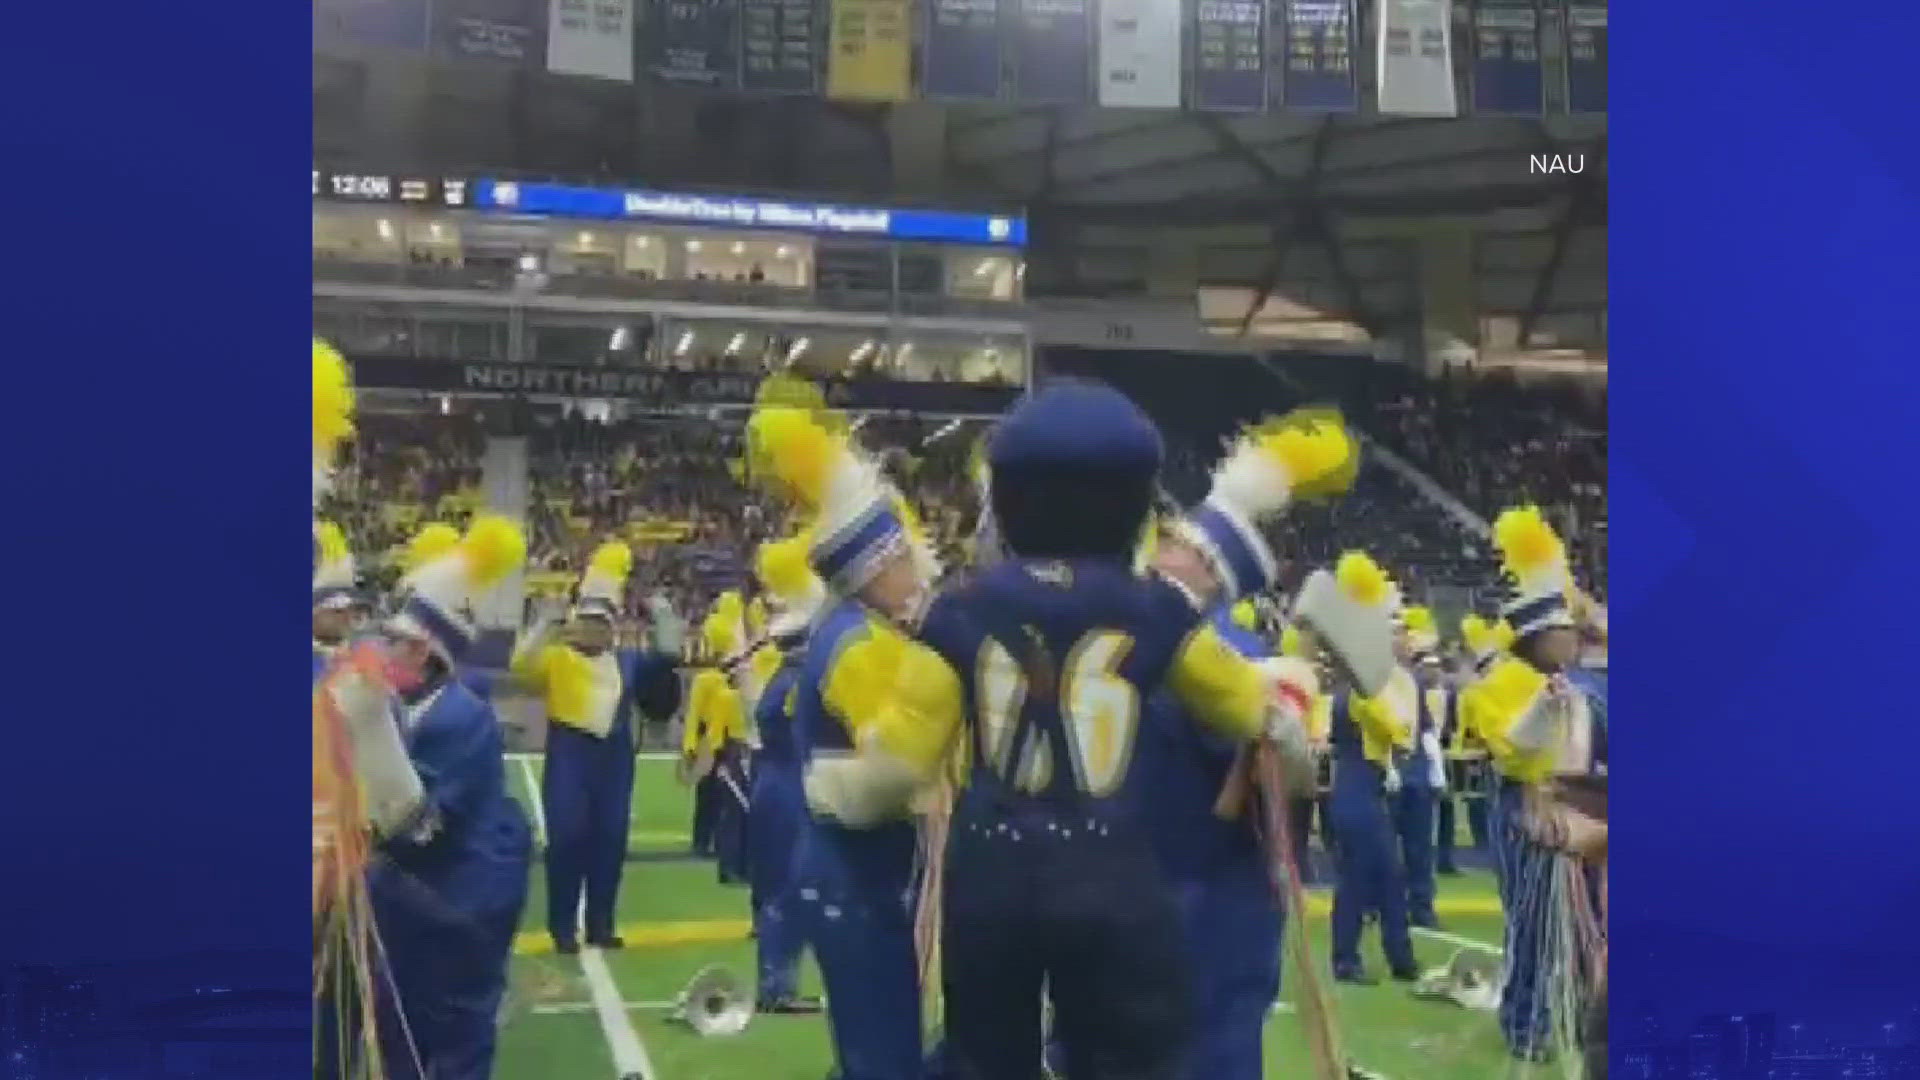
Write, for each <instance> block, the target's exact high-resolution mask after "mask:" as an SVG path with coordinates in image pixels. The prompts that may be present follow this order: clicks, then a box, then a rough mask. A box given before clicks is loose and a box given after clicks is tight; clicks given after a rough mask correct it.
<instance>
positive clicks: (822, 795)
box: [803, 747, 920, 829]
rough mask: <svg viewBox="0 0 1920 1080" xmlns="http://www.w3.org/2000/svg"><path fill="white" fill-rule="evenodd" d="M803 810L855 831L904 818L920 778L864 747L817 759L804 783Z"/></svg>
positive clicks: (909, 808)
mask: <svg viewBox="0 0 1920 1080" xmlns="http://www.w3.org/2000/svg"><path fill="white" fill-rule="evenodd" d="M803 783H804V785H805V787H806V792H807V809H808V810H811V811H812V812H813V813H814V815H815V816H816V817H822V818H827V819H829V820H832V821H837V822H839V823H840V824H842V825H846V826H849V827H851V828H855V829H866V828H871V827H873V826H875V825H879V824H881V823H883V822H888V821H897V820H900V819H903V818H905V817H907V816H908V814H909V813H910V812H911V809H912V802H913V794H914V792H915V790H917V789H918V788H919V787H920V778H919V777H918V776H916V775H915V774H914V772H913V770H912V769H911V768H909V767H908V766H907V764H906V763H905V762H903V761H900V760H899V759H897V758H895V757H893V756H892V755H890V754H887V753H885V752H884V751H881V750H879V749H877V748H873V747H869V748H867V749H865V750H862V751H860V752H859V753H858V754H855V755H852V756H849V757H830V758H818V759H815V760H814V761H813V762H812V763H810V764H809V765H808V766H807V773H806V778H805V780H804V781H803Z"/></svg>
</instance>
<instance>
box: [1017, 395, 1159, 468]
mask: <svg viewBox="0 0 1920 1080" xmlns="http://www.w3.org/2000/svg"><path fill="white" fill-rule="evenodd" d="M1161 456H1162V453H1161V446H1160V430H1159V428H1157V427H1155V426H1154V423H1153V421H1152V420H1151V419H1149V418H1148V417H1147V414H1146V413H1144V412H1141V411H1140V407H1139V406H1137V405H1135V404H1134V403H1133V402H1132V401H1131V400H1129V399H1128V398H1127V396H1126V395H1125V394H1122V393H1120V392H1119V391H1118V390H1115V389H1113V388H1112V387H1110V386H1108V385H1106V384H1105V383H1096V382H1087V381H1083V380H1077V379H1063V380H1060V381H1058V382H1053V383H1049V384H1047V385H1046V386H1043V387H1041V388H1040V389H1039V390H1038V391H1035V392H1034V393H1033V394H1031V395H1029V396H1028V397H1026V398H1025V399H1023V400H1022V401H1021V402H1020V403H1019V404H1018V405H1016V406H1015V407H1014V409H1013V411H1012V412H1010V413H1008V414H1007V416H1006V418H1005V419H1003V420H1001V421H1000V425H999V427H998V428H996V429H995V431H994V433H993V441H992V442H991V443H990V444H989V445H988V446H987V464H988V465H990V466H992V467H993V469H994V471H995V472H999V471H1001V470H1009V469H1012V470H1017V469H1020V468H1022V467H1035V466H1039V467H1047V466H1059V467H1081V468H1112V469H1116V470H1128V471H1132V470H1141V471H1148V472H1151V471H1154V470H1157V469H1159V467H1160V461H1161Z"/></svg>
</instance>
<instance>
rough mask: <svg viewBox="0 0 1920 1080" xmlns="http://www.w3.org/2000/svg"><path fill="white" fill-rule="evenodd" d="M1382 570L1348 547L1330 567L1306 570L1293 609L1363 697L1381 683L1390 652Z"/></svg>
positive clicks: (1389, 585)
mask: <svg viewBox="0 0 1920 1080" xmlns="http://www.w3.org/2000/svg"><path fill="white" fill-rule="evenodd" d="M1395 592H1396V590H1395V589H1394V587H1393V582H1392V581H1391V580H1390V579H1389V578H1388V577H1387V572H1386V571H1385V570H1382V569H1381V568H1380V564H1378V563H1376V562H1374V561H1373V560H1372V559H1371V558H1369V557H1368V556H1367V554H1366V553H1365V552H1361V551H1349V552H1347V553H1346V554H1344V555H1342V556H1340V560H1339V562H1337V563H1336V564H1334V568H1333V569H1332V570H1330V571H1329V570H1326V569H1324V568H1323V569H1319V570H1315V571H1314V572H1313V573H1311V574H1309V575H1307V580H1306V582H1305V583H1304V584H1303V585H1302V586H1301V587H1300V594H1299V596H1298V597H1297V598H1295V600H1294V607H1293V615H1294V618H1296V619H1298V620H1299V621H1300V622H1301V623H1303V624H1305V625H1306V627H1307V628H1308V629H1310V630H1312V631H1313V634H1314V638H1315V640H1316V641H1317V642H1318V643H1319V644H1320V645H1321V646H1322V647H1324V648H1325V649H1326V650H1327V652H1328V653H1329V654H1331V656H1332V658H1333V659H1334V660H1335V661H1336V662H1337V663H1338V665H1339V666H1340V668H1341V670H1342V672H1343V673H1344V674H1345V675H1346V676H1347V678H1349V679H1351V680H1352V681H1353V683H1354V686H1355V688H1356V689H1357V690H1359V692H1360V694H1361V695H1362V696H1364V697H1372V696H1373V695H1375V694H1378V693H1380V692H1381V691H1382V690H1383V689H1385V688H1386V685H1387V681H1388V679H1389V678H1390V677H1391V676H1392V674H1393V672H1394V671H1395V670H1396V665H1395V663H1394V656H1393V639H1394V618H1393V616H1394V611H1393V604H1394V596H1395Z"/></svg>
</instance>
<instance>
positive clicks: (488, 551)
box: [460, 514, 527, 588]
mask: <svg viewBox="0 0 1920 1080" xmlns="http://www.w3.org/2000/svg"><path fill="white" fill-rule="evenodd" d="M460 553H461V554H462V555H464V556H466V560H467V569H468V572H470V573H471V574H472V575H473V580H474V584H475V585H477V586H479V587H481V588H488V587H491V586H493V585H496V584H498V583H499V582H500V581H501V579H503V578H505V577H506V576H507V575H508V574H511V573H513V572H514V571H515V570H518V569H520V565H521V564H522V563H524V562H526V561H527V538H526V537H525V536H523V535H521V532H520V526H518V525H515V524H514V523H513V522H511V521H508V520H507V519H506V518H503V517H500V516H498V515H496V514H483V515H481V516H479V517H476V518H474V519H473V524H472V525H470V526H468V528H467V535H466V537H465V538H463V539H462V540H461V541H460Z"/></svg>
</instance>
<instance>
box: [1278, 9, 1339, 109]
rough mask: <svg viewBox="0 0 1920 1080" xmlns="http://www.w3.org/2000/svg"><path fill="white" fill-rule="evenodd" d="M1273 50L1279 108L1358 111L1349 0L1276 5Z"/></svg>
mask: <svg viewBox="0 0 1920 1080" xmlns="http://www.w3.org/2000/svg"><path fill="white" fill-rule="evenodd" d="M1271 10H1272V13H1273V18H1274V20H1275V25H1274V33H1273V35H1272V38H1271V47H1272V49H1273V50H1274V53H1275V63H1277V64H1279V65H1280V70H1281V73H1282V74H1281V79H1280V87H1279V90H1280V94H1279V99H1280V100H1279V101H1278V102H1277V104H1280V105H1283V106H1285V107H1286V108H1289V109H1295V110H1299V111H1303V112H1358V111H1359V109H1360V83H1359V80H1358V78H1357V76H1356V74H1355V70H1354V63H1353V57H1354V39H1353V28H1354V26H1355V24H1356V20H1355V19H1354V17H1353V3H1352V0H1274V3H1273V4H1272V8H1271Z"/></svg>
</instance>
